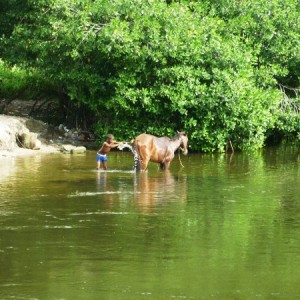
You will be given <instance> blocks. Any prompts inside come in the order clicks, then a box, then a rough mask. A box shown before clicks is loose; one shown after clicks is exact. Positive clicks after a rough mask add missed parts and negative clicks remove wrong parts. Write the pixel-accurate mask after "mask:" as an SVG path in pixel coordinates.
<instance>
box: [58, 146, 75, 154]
mask: <svg viewBox="0 0 300 300" xmlns="http://www.w3.org/2000/svg"><path fill="white" fill-rule="evenodd" d="M75 148H76V146H73V145H62V146H61V151H62V152H65V153H71V151H72V150H73V149H75Z"/></svg>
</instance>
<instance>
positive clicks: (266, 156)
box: [0, 148, 300, 299]
mask: <svg viewBox="0 0 300 300" xmlns="http://www.w3.org/2000/svg"><path fill="white" fill-rule="evenodd" d="M299 153H300V152H299V150H298V148H280V149H272V150H265V151H263V152H261V153H259V154H252V155H247V154H235V155H233V156H231V157H230V156H229V155H203V154H191V155H188V156H187V157H181V159H182V163H183V164H184V166H185V167H184V168H181V167H180V163H179V160H178V157H175V159H174V162H173V163H172V164H171V168H170V172H161V171H159V170H158V168H157V165H155V164H151V165H150V168H149V171H148V173H145V174H135V173H133V172H131V169H132V165H133V156H132V155H131V154H130V153H123V152H114V153H111V154H110V155H109V167H110V171H108V172H104V171H100V172H98V171H96V170H95V167H96V162H95V154H94V153H92V152H91V153H87V154H86V155H77V156H70V155H63V154H51V155H35V156H29V157H25V158H0V299H299V298H300V285H299V283H300V179H299V175H300V174H299V173H300V155H299Z"/></svg>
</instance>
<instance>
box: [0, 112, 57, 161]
mask: <svg viewBox="0 0 300 300" xmlns="http://www.w3.org/2000/svg"><path fill="white" fill-rule="evenodd" d="M47 130H48V125H47V124H45V123H43V122H41V121H36V120H33V119H28V118H24V117H17V116H7V115H0V156H9V157H11V156H22V155H31V154H37V153H54V152H58V151H59V150H60V146H59V145H58V144H55V143H52V144H51V142H50V141H48V140H47V139H46V138H45V136H46V134H47ZM28 133H35V134H36V136H37V138H38V140H39V141H40V142H41V143H39V147H38V148H37V149H35V150H33V149H26V148H23V147H20V143H18V136H21V135H22V134H28Z"/></svg>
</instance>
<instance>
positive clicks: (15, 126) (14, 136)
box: [0, 115, 42, 151]
mask: <svg viewBox="0 0 300 300" xmlns="http://www.w3.org/2000/svg"><path fill="white" fill-rule="evenodd" d="M37 137H38V134H37V133H33V132H30V131H29V129H28V128H27V126H26V119H24V118H20V117H12V116H5V115H0V150H8V151H11V150H14V149H16V148H19V147H21V148H26V149H40V147H41V144H42V143H41V141H40V140H39V139H38V138H37Z"/></svg>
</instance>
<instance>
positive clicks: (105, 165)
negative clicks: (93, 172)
mask: <svg viewBox="0 0 300 300" xmlns="http://www.w3.org/2000/svg"><path fill="white" fill-rule="evenodd" d="M102 165H103V169H104V170H107V160H106V161H103V163H102Z"/></svg>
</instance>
